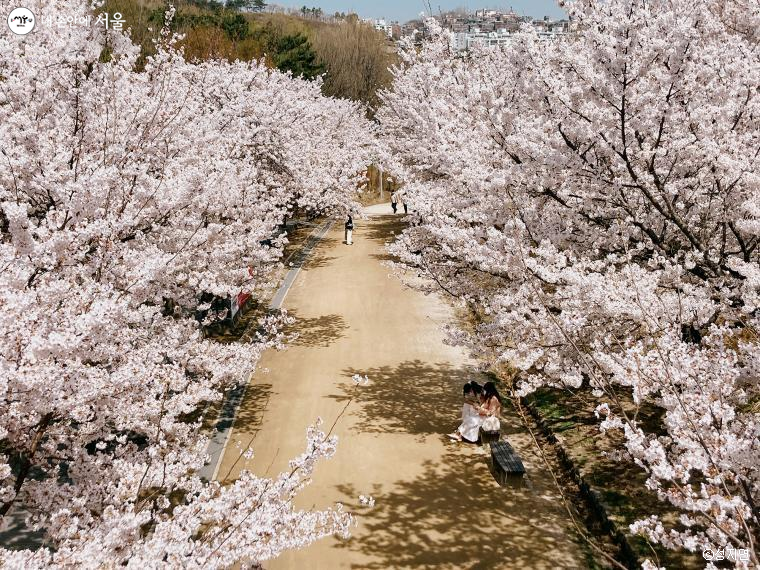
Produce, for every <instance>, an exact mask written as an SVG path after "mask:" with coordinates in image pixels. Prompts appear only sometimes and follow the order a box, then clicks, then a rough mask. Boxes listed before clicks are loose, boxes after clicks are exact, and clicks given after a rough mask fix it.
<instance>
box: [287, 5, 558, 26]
mask: <svg viewBox="0 0 760 570" xmlns="http://www.w3.org/2000/svg"><path fill="white" fill-rule="evenodd" d="M272 4H279V5H280V6H291V7H295V8H300V7H301V6H304V5H305V6H307V7H309V8H311V7H315V8H322V10H323V11H324V12H325V13H326V14H334V13H335V12H347V13H348V12H356V13H357V14H359V16H361V17H363V18H385V19H386V20H389V21H392V20H398V21H399V22H406V21H408V20H412V19H414V18H417V17H418V16H419V14H420V12H423V11H426V10H427V8H426V6H427V2H426V0H272ZM430 5H431V7H432V8H433V12H434V13H437V12H438V9H439V8H440V9H441V10H442V11H444V12H445V11H447V10H452V9H454V8H459V7H466V8H467V9H469V10H470V11H474V10H477V9H480V8H498V9H501V10H505V11H508V10H509V9H510V8H514V10H515V12H517V13H518V14H522V15H525V16H532V17H534V18H542V17H544V16H549V17H550V18H561V17H563V16H564V15H565V13H564V11H563V10H561V9H560V8H559V7H558V6H557V2H556V0H501V1H499V0H490V1H489V0H430Z"/></svg>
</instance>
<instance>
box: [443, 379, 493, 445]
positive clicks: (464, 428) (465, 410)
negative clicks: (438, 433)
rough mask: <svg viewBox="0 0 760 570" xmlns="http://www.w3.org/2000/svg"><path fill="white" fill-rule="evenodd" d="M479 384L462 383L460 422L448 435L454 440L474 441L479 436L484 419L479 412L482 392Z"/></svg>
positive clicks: (473, 382)
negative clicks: (462, 397) (462, 402)
mask: <svg viewBox="0 0 760 570" xmlns="http://www.w3.org/2000/svg"><path fill="white" fill-rule="evenodd" d="M482 390H483V389H482V388H481V387H480V384H478V383H477V382H475V381H474V380H473V381H472V382H468V383H467V384H465V385H464V388H463V389H462V392H463V393H464V404H463V405H462V423H461V424H460V425H459V427H458V428H457V430H456V431H455V432H454V433H450V434H449V437H450V438H451V439H454V440H456V441H463V440H466V441H469V442H470V443H475V442H477V441H478V437H480V426H481V425H482V423H483V420H484V419H485V416H484V415H482V414H481V413H480V403H481V402H480V394H481V392H482Z"/></svg>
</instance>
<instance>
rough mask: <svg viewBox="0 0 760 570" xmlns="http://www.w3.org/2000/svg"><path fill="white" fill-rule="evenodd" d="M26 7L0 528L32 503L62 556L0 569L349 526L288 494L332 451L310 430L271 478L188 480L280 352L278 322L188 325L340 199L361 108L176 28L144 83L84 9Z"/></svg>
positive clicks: (232, 549)
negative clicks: (229, 338)
mask: <svg viewBox="0 0 760 570" xmlns="http://www.w3.org/2000/svg"><path fill="white" fill-rule="evenodd" d="M2 6H3V8H4V13H7V12H9V11H10V9H11V7H12V6H11V3H9V2H7V1H5V0H3V2H2ZM26 6H27V7H29V8H30V9H31V10H32V11H33V12H34V13H35V15H36V16H37V26H36V29H35V30H34V32H33V33H31V34H29V35H27V36H23V37H21V36H14V35H13V34H12V33H11V32H10V31H9V30H8V29H7V28H5V29H4V31H3V33H2V34H0V155H2V156H0V161H2V169H0V268H1V269H0V315H2V316H1V317H0V338H2V339H3V342H2V344H1V345H0V518H1V517H2V516H4V515H6V514H7V513H8V512H9V511H10V510H11V509H22V510H23V511H24V512H26V513H28V514H29V517H30V521H31V522H32V523H33V524H36V525H38V526H39V527H41V528H44V529H45V531H46V533H47V537H48V540H49V541H50V547H51V548H47V547H45V548H42V549H39V550H37V551H18V552H12V551H9V550H6V549H5V548H2V547H1V546H0V565H3V566H4V567H11V568H13V567H17V568H31V567H40V566H46V565H55V566H62V567H103V566H105V567H111V566H118V565H124V564H131V565H136V566H139V565H142V566H145V567H156V565H170V566H183V567H198V568H201V567H203V568H218V567H228V566H230V565H232V564H233V563H236V562H240V563H242V564H244V565H246V564H256V563H258V562H260V561H262V560H266V559H268V558H271V557H274V556H276V555H277V554H278V553H279V552H281V551H282V550H284V549H288V548H298V547H302V546H304V545H306V544H308V543H310V542H312V541H314V540H316V539H318V538H320V537H323V536H327V535H330V534H333V533H339V534H345V533H346V532H347V531H348V526H349V524H350V523H351V516H350V515H349V514H348V513H346V512H344V511H343V510H342V508H341V507H340V505H338V506H336V507H335V508H333V509H329V510H326V511H299V510H296V509H295V508H294V507H293V505H292V502H291V500H292V498H293V497H294V496H295V494H296V493H297V492H298V491H299V490H300V489H301V488H302V487H303V486H304V485H305V484H307V483H308V480H309V475H310V473H311V471H312V469H313V468H314V465H315V463H316V462H317V461H318V460H320V459H322V458H326V457H329V456H330V455H331V454H332V453H333V451H334V448H335V443H336V442H335V438H334V437H332V436H330V435H329V434H325V433H323V432H321V431H320V430H319V427H318V426H315V427H313V428H311V429H310V430H309V432H308V434H307V442H306V451H305V452H304V454H303V455H302V456H300V457H298V458H296V459H294V460H293V462H292V463H291V468H290V470H288V471H287V472H286V473H284V474H282V475H280V476H279V477H275V478H273V479H262V478H259V477H256V476H254V475H252V474H250V473H243V474H242V475H241V477H240V478H239V479H238V480H237V481H236V482H235V483H234V484H231V485H228V486H222V485H220V484H219V483H217V482H207V481H204V480H202V479H201V478H200V477H199V476H198V475H197V474H196V473H197V471H198V470H199V469H200V468H201V467H202V466H203V464H204V460H205V449H206V442H207V438H206V437H204V435H203V433H202V431H201V421H202V418H203V410H204V409H205V406H206V405H207V404H209V403H213V402H216V401H219V400H220V399H221V398H222V396H223V393H224V392H225V390H228V389H230V388H231V387H232V386H234V385H235V384H236V383H238V382H241V381H245V380H246V378H247V376H248V374H249V373H250V372H251V370H252V369H253V367H254V366H255V363H256V361H257V359H258V358H259V355H260V354H261V352H262V350H264V349H265V348H267V347H269V346H273V345H276V344H278V343H279V342H280V336H279V333H278V332H277V328H276V324H277V322H276V320H274V319H267V320H266V321H264V322H263V323H262V330H263V331H264V332H262V333H261V334H260V335H259V337H258V338H257V339H255V341H254V342H251V343H237V344H220V343H218V342H214V341H212V340H209V339H205V338H204V337H203V335H202V334H201V326H200V323H199V322H198V320H197V319H196V314H197V313H198V311H199V310H202V309H203V308H204V307H203V306H202V304H201V302H200V299H201V296H202V295H203V294H204V293H210V294H213V295H217V296H222V297H224V296H228V295H231V294H236V293H238V292H239V291H241V290H246V291H251V292H254V293H260V294H263V293H265V292H266V291H268V290H270V289H271V288H272V286H273V284H274V276H275V270H276V268H277V263H278V259H279V257H280V255H281V247H280V246H281V245H282V244H283V243H284V239H283V238H277V239H274V240H273V242H272V245H269V242H267V240H269V238H271V237H272V236H273V235H274V234H275V233H276V228H277V226H278V225H279V224H280V223H281V222H282V220H283V219H285V218H287V217H288V216H289V215H291V213H292V212H293V211H294V210H296V209H298V210H301V211H304V210H305V211H313V212H315V213H331V212H343V211H345V210H346V209H348V208H351V207H352V204H353V200H354V198H353V196H354V195H355V193H356V189H357V185H358V182H359V180H360V176H361V172H362V171H363V170H364V169H365V168H366V165H367V164H369V163H371V162H372V160H373V158H374V157H373V143H372V140H373V138H372V135H373V133H372V127H371V125H370V124H369V123H368V122H367V121H366V119H365V118H364V111H363V109H361V108H360V107H359V106H358V105H356V104H353V103H350V102H347V101H341V100H335V99H329V98H325V97H323V96H322V95H321V94H320V86H319V83H318V82H307V81H303V80H300V79H295V78H293V77H291V76H289V75H287V74H283V73H280V72H278V71H273V70H270V69H267V68H265V67H264V66H263V64H258V63H241V62H234V63H228V62H222V61H213V62H205V63H188V62H186V61H185V60H184V59H183V57H182V53H181V52H180V51H178V50H177V49H176V48H175V40H176V38H172V37H171V36H170V35H169V34H168V32H164V33H163V35H162V38H161V40H160V43H159V45H158V46H157V47H158V49H157V54H156V56H155V57H152V58H150V59H149V60H148V62H147V65H146V66H145V70H144V71H142V72H137V71H136V70H135V63H136V60H137V57H138V52H139V49H138V47H136V46H135V45H134V44H132V42H131V41H130V40H129V37H128V35H126V34H124V33H121V32H118V31H115V30H112V29H111V30H106V29H105V27H104V26H103V25H102V24H100V23H98V22H97V21H96V20H95V18H94V17H92V16H93V13H92V7H91V6H88V5H87V4H86V3H85V2H83V1H80V0H61V1H60V2H55V3H50V2H42V1H40V2H35V3H33V5H29V4H27V5H26ZM171 16H172V12H171V10H170V11H169V12H168V13H167V18H170V17H171ZM66 18H69V22H73V24H69V25H67V24H66V23H65V21H66ZM60 20H62V21H63V22H64V23H63V24H62V25H57V24H56V22H57V21H60ZM265 242H266V244H265Z"/></svg>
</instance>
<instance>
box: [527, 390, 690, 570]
mask: <svg viewBox="0 0 760 570" xmlns="http://www.w3.org/2000/svg"><path fill="white" fill-rule="evenodd" d="M618 397H619V398H620V399H621V401H624V402H628V403H630V405H631V408H632V407H633V404H632V402H630V401H629V400H630V399H629V398H628V397H627V396H626V395H625V394H624V393H620V394H618ZM529 400H530V401H531V402H532V403H533V404H534V405H535V406H536V408H537V409H538V410H539V411H540V412H541V416H542V417H543V418H544V420H545V421H546V423H547V425H548V426H549V427H550V428H551V430H552V432H553V433H554V434H555V435H556V437H557V441H558V443H559V444H560V445H562V447H563V448H564V449H565V451H566V453H567V454H568V456H569V458H570V459H571V460H572V461H573V463H574V464H575V465H576V467H577V468H578V469H579V471H580V472H581V475H582V476H583V478H584V479H585V480H586V482H587V483H588V484H589V485H590V486H591V487H592V488H594V489H596V490H597V491H598V492H599V494H600V496H601V498H602V502H603V504H604V506H605V509H606V511H607V513H608V516H609V517H610V519H611V520H612V521H614V522H615V524H616V525H617V526H618V528H619V529H621V531H623V532H624V533H626V536H627V538H628V541H629V543H630V544H631V547H632V548H633V549H634V550H635V551H636V553H637V554H638V555H639V557H640V558H641V560H644V559H646V558H650V559H651V558H653V552H654V553H656V556H657V558H658V559H659V563H658V564H660V565H662V566H665V567H667V568H679V569H684V570H688V569H695V570H696V569H697V568H704V565H705V562H704V559H703V558H702V556H701V555H700V554H690V553H689V552H687V551H685V550H678V551H673V550H668V549H666V548H663V547H661V546H659V545H652V544H649V543H648V542H647V541H646V540H645V539H644V538H643V537H641V536H635V535H632V534H631V533H630V532H629V531H628V526H629V525H630V524H631V523H633V522H634V521H636V520H638V519H643V518H646V517H648V516H650V515H653V514H656V515H659V516H660V517H662V519H663V520H664V521H666V522H668V523H670V524H677V520H678V511H677V510H676V509H674V508H673V507H672V506H670V505H669V504H667V503H664V502H662V501H660V500H658V498H657V495H656V494H655V493H653V492H651V491H649V490H648V489H646V487H645V486H644V485H645V482H646V474H645V473H644V472H643V471H642V470H641V469H640V468H639V467H637V466H636V465H635V464H632V463H629V462H626V461H612V460H611V459H608V458H606V457H604V455H603V454H604V453H605V452H610V451H612V450H613V449H615V448H616V447H617V446H618V445H619V444H620V441H619V440H618V441H615V440H613V439H611V438H612V437H613V436H612V435H611V434H603V433H601V432H600V430H599V420H598V419H597V418H596V417H595V416H594V412H593V410H594V408H595V407H596V406H597V405H598V404H599V403H601V400H599V399H597V398H595V397H594V396H592V394H591V392H590V391H589V390H578V391H573V392H571V391H566V390H552V389H543V390H539V391H538V392H536V393H535V394H534V395H532V396H530V397H529ZM661 413H662V411H661V410H658V409H656V408H654V407H653V406H651V407H645V408H642V409H641V410H640V411H639V414H638V419H639V421H641V422H642V426H643V427H644V429H645V430H646V431H655V432H656V431H658V429H660V425H659V419H660V416H661Z"/></svg>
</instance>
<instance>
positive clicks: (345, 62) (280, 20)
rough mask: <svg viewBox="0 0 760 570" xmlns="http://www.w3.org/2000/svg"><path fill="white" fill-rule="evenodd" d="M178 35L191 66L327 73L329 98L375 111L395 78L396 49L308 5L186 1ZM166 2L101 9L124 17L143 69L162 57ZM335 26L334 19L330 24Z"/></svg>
mask: <svg viewBox="0 0 760 570" xmlns="http://www.w3.org/2000/svg"><path fill="white" fill-rule="evenodd" d="M174 6H175V7H176V13H175V16H174V19H173V20H172V22H171V30H172V31H173V32H176V33H179V34H182V36H183V39H182V40H181V41H180V43H179V47H181V48H182V49H183V50H184V54H185V57H186V58H187V59H188V61H205V60H212V59H223V60H227V61H234V60H241V61H253V60H263V61H264V63H265V65H267V66H268V67H271V68H276V69H279V70H280V71H285V72H291V73H292V74H293V75H295V76H303V77H305V78H307V79H314V78H316V77H318V76H320V75H324V83H323V93H324V94H325V95H330V96H335V97H343V98H348V99H353V100H356V101H361V102H364V103H367V104H369V105H370V106H371V107H374V106H375V105H376V103H377V97H376V93H377V91H378V90H379V89H381V88H383V87H387V86H388V85H389V84H390V81H391V79H392V77H391V74H390V71H389V68H390V67H391V66H392V65H393V64H394V63H396V61H397V59H396V54H395V49H394V48H393V46H390V45H388V42H387V38H385V36H383V34H381V33H379V32H377V31H376V30H375V29H374V28H373V27H372V26H370V25H369V24H366V23H364V22H362V21H360V20H359V18H358V17H357V16H356V15H355V14H348V15H346V14H338V13H336V14H335V15H334V16H332V17H331V18H329V19H328V18H325V17H324V14H322V12H321V10H319V11H316V9H310V8H307V7H305V6H304V7H303V9H302V10H301V12H298V13H296V14H280V13H270V12H264V11H263V10H264V8H265V6H266V4H265V3H264V2H263V1H262V0H234V1H232V2H228V3H226V4H221V3H219V2H216V1H214V0H211V1H204V0H183V1H180V2H176V3H174ZM165 10H166V4H165V3H163V2H158V1H156V0H107V1H106V2H105V3H104V4H103V6H102V7H101V11H102V12H105V13H108V14H114V13H116V12H118V13H120V14H122V17H123V18H124V20H125V21H126V25H127V27H128V28H129V29H130V32H129V33H130V34H131V37H132V39H133V41H134V42H135V44H137V45H139V46H140V49H141V55H140V58H139V61H138V68H139V67H140V66H142V65H144V62H145V59H146V57H148V56H150V55H153V54H154V53H155V41H156V38H157V37H158V34H159V31H160V29H161V27H162V25H163V19H164V12H165ZM328 20H329V21H328Z"/></svg>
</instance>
